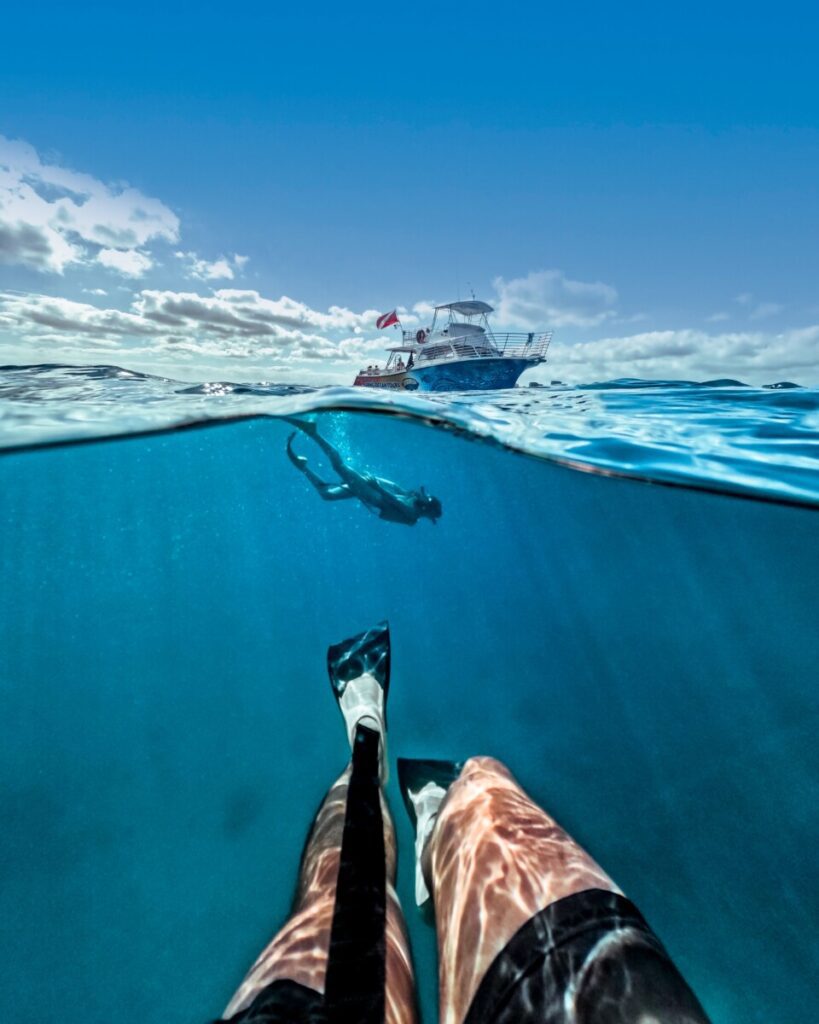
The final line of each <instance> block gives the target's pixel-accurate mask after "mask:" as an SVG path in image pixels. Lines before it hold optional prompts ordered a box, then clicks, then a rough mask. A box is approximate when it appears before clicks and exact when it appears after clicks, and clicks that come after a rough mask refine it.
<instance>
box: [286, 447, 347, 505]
mask: <svg viewBox="0 0 819 1024" xmlns="http://www.w3.org/2000/svg"><path fill="white" fill-rule="evenodd" d="M295 436H296V435H295V434H291V435H290V437H288V439H287V457H288V458H289V459H290V461H291V462H292V463H293V465H294V466H295V467H296V469H297V470H298V471H299V472H300V473H303V474H304V475H305V476H306V477H307V479H308V480H309V481H310V483H311V484H312V485H313V487H315V489H316V490H317V491H318V492H319V494H320V495H321V496H322V498H324V500H325V501H343V500H344V498H352V497H354V495H353V493H352V491H351V490H350V488H349V487H348V486H347V484H328V483H327V482H326V481H324V480H322V479H321V477H319V476H317V475H316V474H315V473H314V472H313V470H312V469H310V467H309V466H308V465H307V459H306V457H305V456H304V455H296V453H295V452H294V451H293V438H294V437H295Z"/></svg>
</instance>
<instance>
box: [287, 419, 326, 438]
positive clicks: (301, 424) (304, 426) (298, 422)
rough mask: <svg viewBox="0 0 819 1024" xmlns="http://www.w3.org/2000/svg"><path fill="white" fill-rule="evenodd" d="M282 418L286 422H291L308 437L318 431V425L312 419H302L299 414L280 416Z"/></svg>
mask: <svg viewBox="0 0 819 1024" xmlns="http://www.w3.org/2000/svg"><path fill="white" fill-rule="evenodd" d="M282 419H283V420H284V421H285V422H286V423H291V424H292V425H293V426H294V427H298V428H299V430H303V431H304V433H305V434H309V436H310V437H313V436H314V435H315V434H317V433H318V427H317V426H316V424H315V423H314V422H313V421H312V420H303V419H302V418H301V417H300V416H282Z"/></svg>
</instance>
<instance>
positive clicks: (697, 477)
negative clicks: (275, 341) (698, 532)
mask: <svg viewBox="0 0 819 1024" xmlns="http://www.w3.org/2000/svg"><path fill="white" fill-rule="evenodd" d="M354 411H361V412H378V413H382V414H394V415H401V416H406V417H411V418H414V419H417V420H419V421H423V422H425V423H428V424H432V425H435V426H438V427H444V428H448V429H455V430H458V431H459V432H461V433H463V434H465V435H467V436H469V437H472V438H476V439H481V440H485V441H490V442H493V443H497V444H501V445H503V446H505V447H508V448H511V449H514V450H516V451H521V452H525V453H527V454H529V455H533V456H537V457H538V458H543V459H550V460H553V461H558V462H561V463H563V464H566V465H570V466H572V467H574V468H578V469H592V470H594V469H596V470H599V471H604V472H606V473H610V474H617V475H627V476H632V477H639V478H640V479H647V480H654V481H660V482H666V483H667V482H672V483H683V484H685V485H686V486H703V487H707V488H709V489H721V490H725V491H730V492H733V493H743V494H749V495H753V496H757V497H765V498H770V499H774V500H782V501H796V502H804V503H808V504H811V505H819V392H817V391H816V390H815V389H808V388H802V387H799V386H796V385H792V384H791V383H790V382H787V381H781V382H778V383H776V384H772V385H769V386H767V387H762V388H754V387H749V386H748V385H746V384H743V383H742V382H741V381H735V380H731V379H728V378H723V379H719V380H710V381H704V382H696V381H646V380H635V379H630V378H624V379H620V380H614V381H607V382H596V383H593V384H589V385H586V386H568V385H564V384H556V385H555V386H552V387H550V386H543V387H526V386H523V387H518V388H513V389H511V390H508V391H498V392H469V393H446V394H424V395H419V394H417V393H416V394H415V395H409V394H406V393H403V392H389V391H385V392H381V391H376V390H370V389H363V388H349V387H326V388H314V387H310V386H307V385H299V384H281V383H276V382H260V383H255V384H248V383H234V382H230V381H213V382H208V383H203V384H188V383H185V382H181V381H175V380H170V379H168V378H164V377H158V376H153V375H151V374H144V373H139V372H137V371H133V370H128V369H125V368H123V367H120V366H111V365H102V366H87V367H82V366H65V365H61V364H50V363H44V364H39V365H36V366H3V367H0V450H5V451H6V452H9V451H20V450H23V449H26V448H35V447H41V446H43V445H53V444H61V443H71V442H79V441H90V440H100V439H103V438H113V437H118V438H122V437H129V436H136V435H142V434H145V433H148V432H150V433H154V432H157V431H164V430H172V429H179V428H183V427H184V428H189V427H192V426H205V425H212V424H217V423H225V422H231V421H235V420H237V419H243V418H247V417H254V416H266V417H278V416H286V415H294V414H300V415H304V414H308V413H324V414H326V413H333V412H354Z"/></svg>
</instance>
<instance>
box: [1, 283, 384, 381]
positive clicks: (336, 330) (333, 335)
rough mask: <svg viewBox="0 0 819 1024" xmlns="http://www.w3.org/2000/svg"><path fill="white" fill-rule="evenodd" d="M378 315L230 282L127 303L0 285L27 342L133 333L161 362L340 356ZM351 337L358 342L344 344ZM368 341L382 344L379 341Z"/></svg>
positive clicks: (126, 337)
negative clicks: (111, 304) (266, 294)
mask: <svg viewBox="0 0 819 1024" xmlns="http://www.w3.org/2000/svg"><path fill="white" fill-rule="evenodd" d="M375 315H376V314H375V313H374V311H372V310H370V311H368V312H365V313H354V312H352V311H351V310H348V309H345V308H343V307H340V306H331V307H330V309H329V310H328V311H327V312H326V313H325V312H321V311H318V310H314V309H311V308H310V307H308V306H306V305H305V304H304V303H300V302H296V301H295V300H293V299H290V298H288V297H287V296H282V298H280V299H275V300H273V299H265V298H263V297H262V296H261V295H259V293H258V292H255V291H239V290H234V289H223V290H220V291H217V292H215V293H214V294H212V295H200V294H198V293H196V292H173V291H157V290H152V289H143V290H142V291H140V292H139V293H138V294H137V295H136V296H135V297H134V298H133V301H132V302H131V306H130V309H128V310H119V309H101V308H100V307H98V306H94V305H91V304H89V303H84V302H74V301H72V300H69V299H63V298H53V297H50V296H47V295H37V294H16V293H5V294H3V293H0V329H3V328H4V329H5V331H6V332H8V333H9V334H10V335H12V336H14V337H16V338H19V339H20V340H21V341H25V342H26V343H28V344H29V345H31V344H36V345H39V346H40V347H41V348H42V346H46V347H51V348H53V349H54V350H55V352H60V351H65V350H66V349H70V350H71V351H72V352H76V351H77V350H81V349H82V348H83V346H85V347H90V348H92V349H93V348H97V347H99V346H101V345H104V346H110V345H112V344H116V343H120V344H124V343H126V342H130V341H133V340H134V339H137V340H140V341H141V342H142V344H143V345H149V346H150V351H151V353H152V354H153V356H154V358H155V359H157V361H158V362H159V363H161V362H162V361H163V360H165V359H167V358H168V356H169V355H173V356H174V357H201V356H208V357H219V358H232V359H247V358H252V357H255V358H263V359H265V361H266V362H269V363H275V364H297V363H299V362H305V361H308V362H309V361H316V360H324V361H328V360H329V361H332V360H343V361H344V360H348V359H349V358H350V357H351V355H352V354H353V352H354V351H360V350H361V349H360V346H361V344H364V345H366V344H367V343H366V342H364V343H362V342H361V339H359V338H357V337H356V336H355V333H354V332H356V331H361V329H362V327H363V325H368V324H371V323H372V321H373V319H374V317H375ZM351 335H352V337H351ZM348 341H349V342H351V343H352V342H356V343H358V345H359V348H358V349H350V348H347V347H345V342H348ZM371 344H372V343H371ZM373 347H374V348H375V347H378V348H379V349H380V348H383V341H381V340H377V341H376V342H375V343H374V346H373ZM129 351H130V350H129ZM57 357H58V356H56V355H55V358H57ZM90 357H91V358H93V353H90Z"/></svg>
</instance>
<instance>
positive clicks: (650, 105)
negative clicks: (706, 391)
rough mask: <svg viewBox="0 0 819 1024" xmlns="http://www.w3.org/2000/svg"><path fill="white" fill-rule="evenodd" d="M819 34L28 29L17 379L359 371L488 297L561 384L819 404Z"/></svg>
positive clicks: (15, 177) (146, 26) (313, 26)
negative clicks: (31, 366)
mask: <svg viewBox="0 0 819 1024" xmlns="http://www.w3.org/2000/svg"><path fill="white" fill-rule="evenodd" d="M818 29H819V15H817V13H816V11H815V9H812V8H811V6H809V5H808V4H799V5H797V4H792V3H783V4H780V5H779V6H777V7H771V6H770V5H766V6H764V7H763V5H761V4H750V5H747V4H746V5H739V4H734V3H712V4H709V5H705V4H696V3H694V4H687V5H679V6H678V7H675V8H669V7H668V6H667V5H658V4H656V3H655V4H630V5H627V6H625V7H623V6H615V5H602V4H587V5H585V6H582V7H581V6H576V7H574V8H571V9H569V8H564V7H563V6H560V7H554V8H550V7H549V6H547V5H543V4H519V3H512V4H506V5H497V4H495V5H491V6H490V5H485V4H477V5H475V4H470V5H465V4H455V5H448V6H445V7H443V8H441V7H439V6H438V5H433V4H426V3H416V4H413V5H411V6H406V7H400V8H399V7H398V6H396V5H383V4H382V5H375V4H356V5H353V6H349V5H348V6H347V7H343V6H342V5H323V4H319V5H311V6H307V5H291V6H289V7H288V8H287V9H284V8H283V7H279V6H276V5H270V4H268V5H264V6H262V5H258V6H256V5H253V4H241V3H240V4H236V5H233V6H232V7H229V6H225V5H218V6H217V5H214V4H201V3H200V4H197V5H193V4H173V3H169V4H164V5H158V4H141V5H139V6H138V7H132V8H128V9H124V8H118V7H116V6H115V5H110V4H105V5H102V4H94V3H86V4H83V5H82V8H81V10H79V11H78V10H77V9H76V8H74V9H72V8H70V7H68V6H67V5H59V6H58V5H56V4H51V3H44V4H41V5H39V6H35V5H28V6H27V7H26V8H24V9H17V10H12V11H10V12H6V13H4V35H5V38H6V41H7V45H6V46H5V47H4V52H3V60H2V61H1V62H0V97H2V101H1V102H0V134H2V136H3V137H4V140H5V141H3V142H0V361H3V362H18V363H19V362H35V361H36V362H43V361H61V360H64V361H68V362H77V363H79V362H87V363H93V362H118V363H121V364H125V365H128V366H133V367H135V368H138V369H142V370H148V371H153V372H158V373H167V374H170V375H175V376H179V377H182V378H186V379H205V378H213V377H218V378H222V379H233V380H236V379H244V380H248V379H255V380H258V379H278V380H303V381H307V382H314V383H317V382H322V381H327V382H349V380H350V379H351V375H352V373H353V372H354V371H355V370H356V369H357V368H358V363H359V362H361V361H362V360H363V361H365V362H368V361H371V360H372V359H373V358H375V356H376V355H377V354H378V352H379V351H380V346H381V345H382V344H383V342H384V340H385V336H384V335H382V336H381V337H379V335H378V332H376V331H375V329H374V320H375V314H376V313H377V312H383V311H385V310H387V309H391V308H392V307H393V306H403V307H404V308H405V309H406V310H407V312H406V314H405V320H406V322H407V323H411V322H419V321H422V320H423V319H424V318H425V316H426V313H425V304H428V303H429V302H432V301H438V302H444V301H448V300H450V299H452V298H455V297H457V296H458V295H461V296H463V295H466V294H467V293H468V290H469V287H470V286H471V287H472V288H474V290H475V293H476V294H477V295H478V297H481V298H486V299H488V301H490V302H492V303H493V304H496V305H498V314H499V321H500V322H502V323H503V324H504V325H506V324H508V325H509V326H510V327H519V328H521V329H522V328H526V329H529V328H531V327H539V326H543V327H552V328H553V329H554V331H555V338H554V342H553V347H552V359H551V363H550V365H549V366H547V367H546V368H545V369H544V371H543V372H541V373H540V374H539V376H540V377H542V378H546V379H548V378H549V377H550V376H560V377H562V378H563V379H567V380H576V381H582V380H591V379H601V378H603V377H617V376H640V377H688V378H692V377H699V378H704V377H714V376H735V377H741V378H743V379H747V380H750V381H757V382H762V381H771V380H776V379H782V378H784V377H789V378H792V379H796V380H799V381H804V382H806V383H819V292H817V284H819V272H818V271H817V268H818V267H819V260H817V239H819V187H817V185H818V184H819V76H817V72H816V70H815V65H816V56H815V55H816V53H817V51H819V45H817V44H819V31H818ZM9 42H11V45H8V44H9ZM69 172H73V176H72V175H71V174H69ZM78 176H82V177H78ZM237 257H239V258H238V259H237ZM415 307H418V308H417V309H416V308H415ZM388 340H389V339H388Z"/></svg>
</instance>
